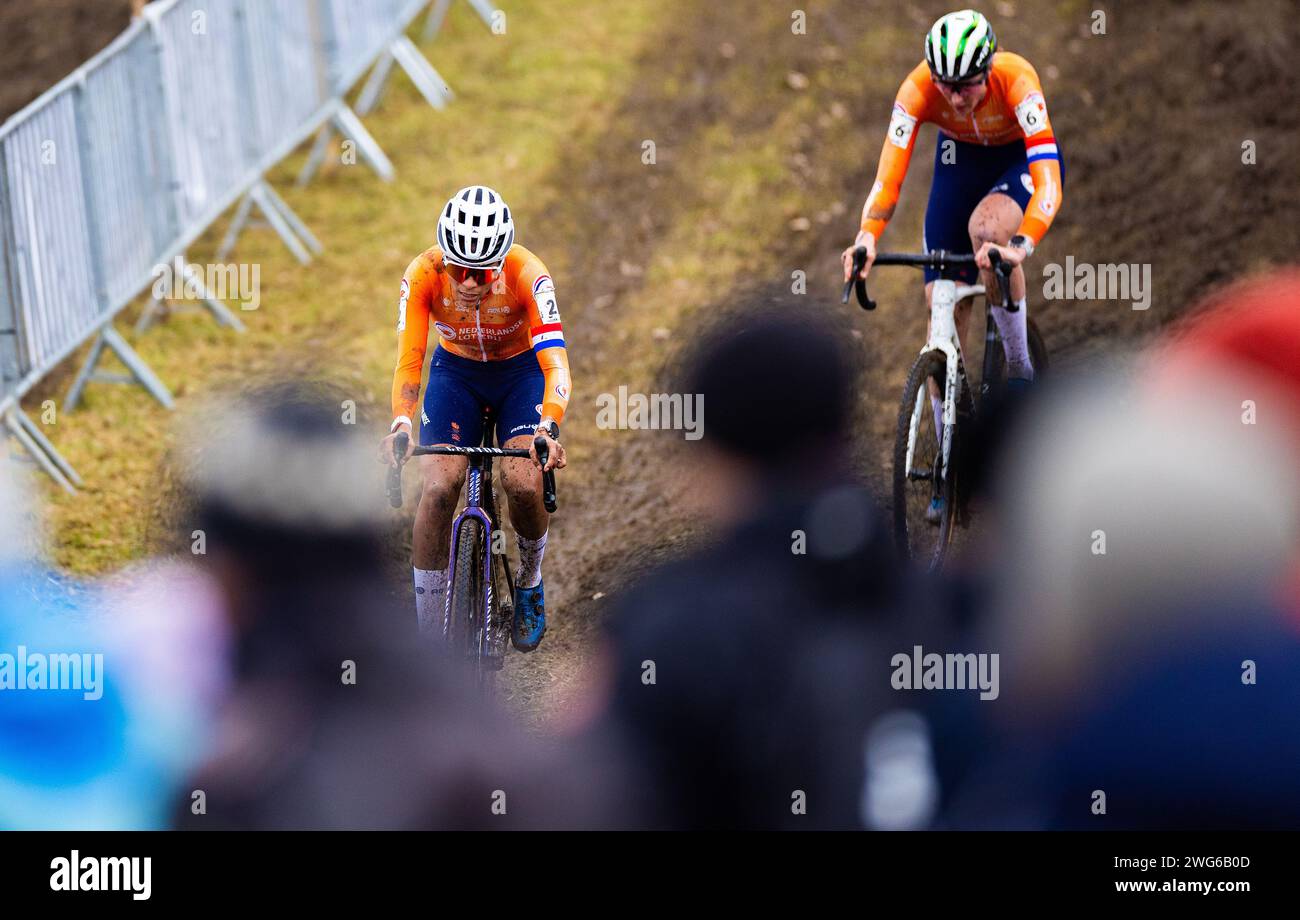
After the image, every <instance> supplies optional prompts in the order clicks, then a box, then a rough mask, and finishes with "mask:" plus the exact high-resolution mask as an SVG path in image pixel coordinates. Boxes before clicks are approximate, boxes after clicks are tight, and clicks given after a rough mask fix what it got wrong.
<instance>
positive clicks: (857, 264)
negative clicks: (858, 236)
mask: <svg viewBox="0 0 1300 920" xmlns="http://www.w3.org/2000/svg"><path fill="white" fill-rule="evenodd" d="M866 264H867V249H866V247H865V246H858V247H857V248H856V249H854V250H853V269H852V271H851V273H850V274H849V280H848V281H845V282H844V293H843V295H842V296H841V297H840V303H848V302H849V291H853V292H854V294H856V295H857V298H858V304H859V305H860V306H861V307H862V309H864V310H874V309H876V302H875V301H874V300H872V299H871V298H870V297H868V296H867V282H866V281H864V280H863V279H861V278H859V277H858V275H859V274H861V272H862V269H863V267H864V266H865V265H866Z"/></svg>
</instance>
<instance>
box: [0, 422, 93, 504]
mask: <svg viewBox="0 0 1300 920" xmlns="http://www.w3.org/2000/svg"><path fill="white" fill-rule="evenodd" d="M15 413H17V414H18V415H22V413H21V412H20V411H19V410H18V409H11V410H10V411H9V412H6V413H5V427H6V428H8V429H9V433H10V434H12V435H13V436H14V438H16V439H17V441H18V443H19V444H21V445H22V446H23V447H24V448H25V449H26V450H27V453H29V454H31V455H32V459H33V460H35V461H36V463H37V464H38V465H39V466H40V467H41V469H43V470H45V472H46V473H48V474H49V476H50V478H51V479H53V480H54V481H55V482H57V483H58V484H59V487H60V488H62V489H63V491H64V492H67V493H68V494H69V495H76V494H77V489H76V487H75V486H74V485H73V484H72V483H71V482H69V481H68V477H67V476H65V475H64V473H63V468H64V467H66V468H67V469H68V470H71V469H72V467H71V466H69V465H68V461H66V460H64V459H63V457H61V456H60V455H59V453H58V451H56V450H54V448H53V446H51V447H50V448H49V453H47V452H46V451H45V450H43V449H42V448H41V445H40V444H39V443H38V442H37V441H36V440H35V439H34V438H33V437H32V436H31V434H30V433H28V431H27V430H26V429H25V428H24V427H23V426H22V425H20V424H19V423H18V422H17V421H16V420H15V419H14V414H15ZM46 443H47V444H48V443H49V442H48V441H46ZM56 457H57V458H58V459H57V461H56V460H55V458H56ZM73 475H74V476H75V475H76V474H75V473H73ZM77 482H78V483H80V482H81V477H80V476H78V477H77Z"/></svg>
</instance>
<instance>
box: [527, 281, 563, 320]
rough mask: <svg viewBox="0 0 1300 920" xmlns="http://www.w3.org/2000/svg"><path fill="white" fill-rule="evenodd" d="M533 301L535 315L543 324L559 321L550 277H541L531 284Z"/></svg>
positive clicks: (558, 308)
mask: <svg viewBox="0 0 1300 920" xmlns="http://www.w3.org/2000/svg"><path fill="white" fill-rule="evenodd" d="M533 299H534V300H535V301H537V313H538V315H539V316H541V318H542V322H543V323H558V322H559V321H560V306H559V304H558V303H556V301H555V285H554V284H553V283H552V282H551V276H550V275H542V276H541V277H540V278H538V279H537V281H535V282H534V283H533Z"/></svg>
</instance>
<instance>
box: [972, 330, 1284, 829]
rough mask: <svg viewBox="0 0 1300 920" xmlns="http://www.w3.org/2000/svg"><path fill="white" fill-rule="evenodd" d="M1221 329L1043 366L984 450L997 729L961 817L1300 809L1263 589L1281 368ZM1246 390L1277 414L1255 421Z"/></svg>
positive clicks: (1277, 519)
mask: <svg viewBox="0 0 1300 920" xmlns="http://www.w3.org/2000/svg"><path fill="white" fill-rule="evenodd" d="M1274 319H1275V321H1278V320H1280V318H1278V317H1275V318H1274ZM1257 321H1258V318H1257V317H1254V318H1252V319H1251V321H1250V325H1252V326H1253V325H1254V324H1255V322H1257ZM1287 325H1288V324H1287V323H1286V322H1284V321H1279V322H1277V326H1276V327H1274V331H1275V332H1278V334H1281V333H1280V331H1279V330H1280V327H1285V326H1287ZM1292 325H1294V324H1292ZM1256 329H1257V331H1258V327H1256ZM1211 341H1215V342H1217V343H1218V344H1214V345H1211V344H1209V343H1210V342H1211ZM1234 341H1237V339H1236V335H1235V333H1232V334H1226V333H1225V330H1223V329H1222V328H1219V329H1217V330H1216V331H1215V332H1214V334H1213V335H1210V334H1199V333H1193V334H1192V336H1191V337H1189V338H1188V339H1187V340H1185V341H1184V342H1183V343H1182V344H1181V345H1180V346H1176V347H1175V348H1174V349H1172V350H1170V351H1162V352H1161V353H1159V354H1158V355H1156V356H1146V357H1144V358H1143V359H1142V360H1139V361H1137V362H1134V363H1132V364H1131V365H1130V366H1128V367H1127V369H1126V371H1125V372H1122V373H1116V372H1115V370H1114V369H1112V370H1111V371H1110V372H1109V373H1108V374H1107V376H1106V377H1105V378H1104V379H1091V380H1088V381H1076V382H1075V383H1074V385H1072V386H1064V387H1058V389H1057V391H1056V392H1055V393H1053V394H1050V395H1049V397H1048V398H1045V399H1042V400H1040V401H1039V402H1038V403H1037V404H1036V405H1035V406H1033V407H1032V409H1031V410H1030V412H1029V413H1028V414H1027V416H1026V417H1025V418H1024V419H1022V424H1021V425H1019V426H1018V427H1019V434H1018V435H1017V436H1015V437H1014V438H1013V439H1012V440H1011V442H1010V443H1009V445H1008V448H1007V450H1006V452H1005V454H1004V456H1003V457H1002V460H1001V462H1000V464H999V469H1000V471H1001V481H1000V483H999V485H998V487H997V490H996V494H997V495H998V496H999V501H1000V502H1001V503H1002V507H1001V508H1000V509H999V515H998V519H999V539H998V540H997V543H996V545H997V573H998V574H997V588H996V592H995V598H994V602H993V604H992V617H991V621H990V623H989V624H988V630H987V632H986V634H985V636H984V640H985V642H986V644H987V646H988V647H989V648H990V649H991V650H994V651H996V652H998V653H999V654H1000V655H1001V658H1002V664H1001V672H1002V674H1003V675H1004V676H1003V692H1002V695H1001V697H1000V698H999V699H998V700H997V701H996V702H995V703H990V704H988V705H987V707H986V708H983V707H982V709H981V712H982V715H983V716H984V717H985V719H986V720H987V721H988V722H989V723H990V724H992V725H994V726H996V733H997V734H998V736H999V737H1000V739H1001V740H1000V742H999V743H997V744H995V745H993V746H992V748H991V749H990V751H989V754H988V756H987V757H985V758H984V759H983V767H982V769H979V770H976V771H974V772H973V773H972V775H971V777H970V778H969V781H968V783H967V785H966V787H965V788H964V789H963V790H962V791H961V793H960V794H959V795H958V796H957V797H956V804H955V805H954V807H953V809H952V813H953V815H955V816H957V817H955V823H958V824H968V825H969V824H974V825H980V826H987V825H989V824H996V823H1003V822H1005V823H1010V824H1013V825H1016V826H1031V827H1032V826H1039V827H1041V826H1048V827H1081V828H1110V829H1116V828H1143V827H1149V828H1158V827H1171V828H1172V827H1233V826H1239V827H1269V826H1286V825H1287V824H1288V823H1291V824H1292V825H1294V823H1295V822H1296V821H1300V794H1297V792H1296V787H1295V784H1294V783H1293V782H1292V781H1291V780H1289V779H1287V777H1286V773H1287V772H1288V771H1289V770H1290V769H1291V767H1289V766H1283V765H1284V764H1286V765H1293V764H1295V763H1297V762H1300V740H1298V736H1297V733H1296V732H1294V731H1292V730H1291V729H1290V728H1289V727H1287V726H1286V724H1285V723H1286V722H1287V721H1293V718H1292V717H1288V716H1286V715H1285V714H1286V713H1287V712H1291V713H1294V712H1295V711H1296V707H1297V706H1300V677H1298V676H1297V675H1300V635H1298V634H1297V630H1296V629H1295V627H1294V624H1292V623H1289V622H1288V621H1287V618H1286V615H1285V613H1284V612H1283V610H1282V608H1281V607H1280V605H1279V602H1278V592H1277V589H1278V587H1279V586H1281V585H1282V584H1283V583H1284V581H1285V579H1286V573H1287V571H1288V567H1289V565H1290V564H1291V562H1292V561H1293V559H1294V555H1295V551H1296V547H1297V545H1298V543H1297V537H1298V536H1300V530H1298V527H1300V477H1297V476H1296V466H1295V460H1294V458H1295V450H1296V444H1295V442H1294V441H1293V440H1291V434H1290V432H1289V428H1290V425H1289V423H1279V422H1280V420H1279V415H1285V414H1286V413H1287V412H1290V411H1291V410H1290V409H1287V408H1285V405H1286V402H1287V397H1285V396H1284V395H1283V394H1282V390H1283V389H1285V388H1284V387H1283V388H1279V387H1277V386H1276V383H1277V380H1278V378H1285V377H1288V376H1289V372H1283V371H1281V370H1280V369H1276V368H1273V363H1274V360H1275V359H1274V358H1272V357H1270V358H1269V359H1268V360H1264V361H1259V362H1255V363H1254V365H1253V366H1254V370H1250V369H1249V368H1250V367H1251V366H1252V361H1251V360H1245V359H1242V358H1241V357H1240V354H1241V352H1240V351H1239V350H1238V348H1237V347H1236V346H1227V345H1225V344H1223V343H1225V342H1234ZM1288 347H1293V346H1283V351H1285V350H1286V348H1288ZM1180 348H1181V349H1183V350H1181V351H1179V349H1180ZM1245 350H1246V351H1249V350H1250V349H1245ZM1193 368H1194V369H1195V370H1194V371H1193V370H1192V369H1193ZM1247 400H1257V401H1258V402H1257V405H1258V406H1268V407H1269V410H1270V411H1272V412H1273V413H1274V421H1275V424H1271V425H1256V424H1254V423H1253V421H1252V417H1251V415H1250V413H1249V411H1248V406H1245V405H1243V403H1244V402H1245V401H1247ZM1265 672H1266V673H1268V674H1269V675H1270V677H1269V679H1268V680H1265V679H1263V677H1262V676H1261V675H1262V674H1263V673H1265Z"/></svg>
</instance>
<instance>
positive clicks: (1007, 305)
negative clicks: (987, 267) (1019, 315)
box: [989, 249, 1020, 313]
mask: <svg viewBox="0 0 1300 920" xmlns="http://www.w3.org/2000/svg"><path fill="white" fill-rule="evenodd" d="M989 262H990V263H992V265H993V274H995V275H997V276H998V287H999V288H1000V289H1001V290H1002V309H1004V310H1006V311H1007V312H1008V313H1015V312H1017V311H1018V310H1019V309H1020V307H1019V305H1017V304H1016V303H1015V302H1013V301H1012V300H1011V272H1012V271H1013V270H1014V266H1013V265H1012V264H1011V263H1010V262H1007V261H1006V260H1004V259H1003V258H1002V253H1000V252H998V251H997V250H996V249H990V250H989Z"/></svg>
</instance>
